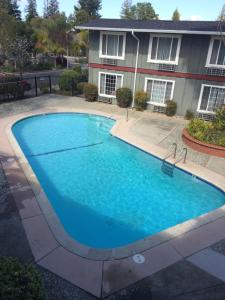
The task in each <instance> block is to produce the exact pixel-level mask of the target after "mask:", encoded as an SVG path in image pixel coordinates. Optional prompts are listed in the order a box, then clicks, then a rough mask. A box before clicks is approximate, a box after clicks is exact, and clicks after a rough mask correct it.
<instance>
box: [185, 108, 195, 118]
mask: <svg viewBox="0 0 225 300" xmlns="http://www.w3.org/2000/svg"><path fill="white" fill-rule="evenodd" d="M185 119H186V120H192V119H194V113H193V111H191V110H189V109H187V110H186V113H185Z"/></svg>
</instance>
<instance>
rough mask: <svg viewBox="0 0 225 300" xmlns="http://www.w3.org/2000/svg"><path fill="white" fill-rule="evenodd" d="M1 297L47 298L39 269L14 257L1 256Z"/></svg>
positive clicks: (6, 299)
mask: <svg viewBox="0 0 225 300" xmlns="http://www.w3.org/2000/svg"><path fill="white" fill-rule="evenodd" d="M0 299H4V300H45V299H46V298H45V295H44V290H43V287H42V282H41V277H40V275H39V273H38V272H37V270H36V269H35V268H34V267H32V266H24V265H22V264H21V263H19V261H18V260H17V259H14V258H0Z"/></svg>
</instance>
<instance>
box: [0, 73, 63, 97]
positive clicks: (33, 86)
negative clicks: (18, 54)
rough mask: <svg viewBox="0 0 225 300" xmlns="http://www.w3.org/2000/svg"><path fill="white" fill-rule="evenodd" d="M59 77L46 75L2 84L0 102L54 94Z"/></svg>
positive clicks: (0, 85)
mask: <svg viewBox="0 0 225 300" xmlns="http://www.w3.org/2000/svg"><path fill="white" fill-rule="evenodd" d="M58 81H59V76H57V75H54V76H52V75H51V76H50V75H44V76H33V77H23V78H22V79H17V80H15V81H10V82H0V101H1V102H2V101H10V100H18V99H24V98H31V97H37V96H40V95H43V94H48V93H52V91H53V89H54V90H55V89H58Z"/></svg>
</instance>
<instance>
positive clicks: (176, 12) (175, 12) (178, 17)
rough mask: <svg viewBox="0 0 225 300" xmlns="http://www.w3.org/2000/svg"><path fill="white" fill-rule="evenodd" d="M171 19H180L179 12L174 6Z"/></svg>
mask: <svg viewBox="0 0 225 300" xmlns="http://www.w3.org/2000/svg"><path fill="white" fill-rule="evenodd" d="M172 20H173V21H180V13H179V11H178V9H177V8H176V9H175V11H174V12H173V15H172Z"/></svg>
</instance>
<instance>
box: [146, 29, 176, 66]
mask: <svg viewBox="0 0 225 300" xmlns="http://www.w3.org/2000/svg"><path fill="white" fill-rule="evenodd" d="M154 37H156V38H159V37H167V38H172V39H173V38H178V42H177V51H176V58H175V60H159V59H152V58H151V53H152V42H153V38H154ZM181 39H182V36H181V35H172V34H150V38H149V46H148V58H147V62H150V63H154V64H170V65H178V61H179V55H180V46H181ZM158 44H159V40H157V49H156V56H157V53H158ZM170 46H171V47H170V54H171V51H172V40H171V44H170Z"/></svg>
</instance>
